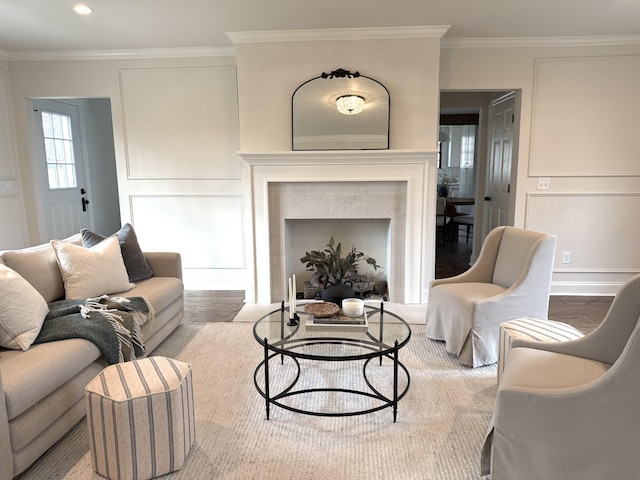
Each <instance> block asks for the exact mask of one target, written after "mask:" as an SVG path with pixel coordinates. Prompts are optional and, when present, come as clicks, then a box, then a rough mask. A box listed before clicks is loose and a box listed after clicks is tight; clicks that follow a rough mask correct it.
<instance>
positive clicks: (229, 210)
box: [130, 195, 246, 279]
mask: <svg viewBox="0 0 640 480" xmlns="http://www.w3.org/2000/svg"><path fill="white" fill-rule="evenodd" d="M130 205H131V219H132V222H133V225H134V227H135V229H136V233H137V235H138V241H139V242H140V245H141V246H142V247H143V250H148V251H171V252H176V251H177V252H180V254H181V255H182V266H183V268H185V269H244V268H245V263H246V262H245V250H244V246H245V240H244V233H243V213H242V212H243V210H242V197H241V196H239V195H238V196H235V195H135V196H131V197H130ZM243 275H244V274H243ZM196 276H198V277H199V278H201V279H202V275H196Z"/></svg>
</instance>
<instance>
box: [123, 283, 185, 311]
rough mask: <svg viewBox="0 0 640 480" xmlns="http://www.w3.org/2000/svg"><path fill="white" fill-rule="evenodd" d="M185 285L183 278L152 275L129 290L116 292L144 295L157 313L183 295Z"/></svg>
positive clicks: (124, 295) (134, 295) (133, 295)
mask: <svg viewBox="0 0 640 480" xmlns="http://www.w3.org/2000/svg"><path fill="white" fill-rule="evenodd" d="M183 292H184V285H183V283H182V280H180V279H179V278H174V277H152V278H149V279H147V280H144V281H142V282H140V283H137V284H136V286H135V287H134V288H133V289H131V290H129V291H127V292H120V293H116V294H115V295H117V296H121V297H143V298H144V299H145V300H146V301H147V302H148V303H149V305H151V307H152V308H153V310H154V311H155V313H156V314H158V313H160V312H161V311H162V310H164V309H165V308H166V307H167V306H169V305H170V304H171V303H173V302H174V301H175V300H176V298H180V297H182V295H183Z"/></svg>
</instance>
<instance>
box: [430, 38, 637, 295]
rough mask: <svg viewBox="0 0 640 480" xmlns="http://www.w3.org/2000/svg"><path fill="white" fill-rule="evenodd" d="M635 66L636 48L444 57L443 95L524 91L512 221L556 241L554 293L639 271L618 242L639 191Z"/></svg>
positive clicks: (611, 289) (627, 231) (632, 234)
mask: <svg viewBox="0 0 640 480" xmlns="http://www.w3.org/2000/svg"><path fill="white" fill-rule="evenodd" d="M639 59H640V46H639V45H628V46H624V45H623V46H577V47H556V48H552V47H536V46H531V47H526V48H504V47H494V48H460V47H456V48H444V49H443V50H442V56H441V69H440V86H441V88H442V89H446V90H488V89H491V90H495V89H504V90H511V89H515V90H521V93H522V96H521V98H522V102H521V112H520V121H521V123H520V142H519V148H518V151H517V155H518V165H519V167H518V173H517V185H516V187H517V188H516V199H515V200H516V203H515V205H516V206H515V224H516V226H523V227H526V228H530V229H533V230H542V231H547V232H550V233H553V234H555V235H557V236H558V248H557V252H556V260H555V267H554V278H553V286H552V293H557V294H563V293H565V294H594V293H595V294H613V293H615V292H616V291H617V290H618V288H619V287H620V285H621V283H622V282H623V281H625V280H626V279H628V278H629V277H630V276H631V275H633V274H634V273H638V272H640V258H638V255H637V247H636V246H634V245H633V244H632V242H628V241H626V240H625V239H626V238H627V237H628V238H637V236H638V234H639V233H640V227H639V226H638V225H637V223H636V222H629V217H627V215H625V214H624V213H622V214H620V212H629V208H637V207H638V204H637V195H638V194H639V193H640V162H638V153H637V146H636V143H637V142H636V141H635V136H636V135H637V133H635V131H636V130H637V125H638V120H639V118H638V116H639V115H640V113H638V112H640V95H638V94H637V91H638V84H640V70H639V68H638V67H639V65H640V64H639V63H638V62H639ZM538 177H550V180H551V181H550V184H551V188H550V189H549V190H538V189H537V182H538ZM605 207H606V208H605ZM636 211H637V210H636ZM603 231H605V232H608V234H607V235H603V234H602V232H603ZM565 251H567V252H571V253H572V255H571V263H570V264H563V263H562V261H561V257H562V252H565Z"/></svg>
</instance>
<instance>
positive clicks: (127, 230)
mask: <svg viewBox="0 0 640 480" xmlns="http://www.w3.org/2000/svg"><path fill="white" fill-rule="evenodd" d="M80 233H81V234H82V245H83V246H85V247H87V248H91V247H93V246H94V245H97V244H98V243H100V242H101V241H102V240H104V239H105V237H104V236H103V235H100V234H99V233H94V232H92V231H90V230H87V229H86V228H83V229H82V230H81V231H80ZM116 235H117V236H118V241H119V243H120V250H121V252H122V260H124V266H125V267H126V268H127V273H128V274H129V281H130V282H134V283H135V282H139V281H141V280H145V279H147V278H151V277H152V276H153V271H151V268H149V264H147V260H146V259H145V258H144V253H142V249H141V248H140V244H139V243H138V237H136V232H135V231H134V230H133V227H132V226H131V224H129V223H125V224H124V225H123V227H122V228H121V229H120V230H118V232H117V233H116Z"/></svg>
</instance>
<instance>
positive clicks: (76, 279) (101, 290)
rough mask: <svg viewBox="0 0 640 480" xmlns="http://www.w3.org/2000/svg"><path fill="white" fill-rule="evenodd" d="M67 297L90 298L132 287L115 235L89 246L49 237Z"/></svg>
mask: <svg viewBox="0 0 640 480" xmlns="http://www.w3.org/2000/svg"><path fill="white" fill-rule="evenodd" d="M51 245H53V249H54V250H55V252H56V258H57V260H58V266H59V267H60V273H62V278H63V280H64V290H65V293H66V298H67V299H78V298H89V297H97V296H100V295H105V294H109V293H118V292H124V291H126V290H129V289H131V288H133V284H132V283H129V275H128V274H127V269H126V268H125V266H124V261H123V260H122V255H121V254H120V245H119V242H118V237H116V236H115V235H113V236H111V237H108V238H106V239H105V240H103V241H102V242H100V243H99V244H97V245H96V246H94V247H91V248H85V247H81V246H79V245H74V244H72V243H67V242H61V241H60V240H51Z"/></svg>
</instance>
